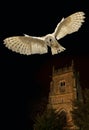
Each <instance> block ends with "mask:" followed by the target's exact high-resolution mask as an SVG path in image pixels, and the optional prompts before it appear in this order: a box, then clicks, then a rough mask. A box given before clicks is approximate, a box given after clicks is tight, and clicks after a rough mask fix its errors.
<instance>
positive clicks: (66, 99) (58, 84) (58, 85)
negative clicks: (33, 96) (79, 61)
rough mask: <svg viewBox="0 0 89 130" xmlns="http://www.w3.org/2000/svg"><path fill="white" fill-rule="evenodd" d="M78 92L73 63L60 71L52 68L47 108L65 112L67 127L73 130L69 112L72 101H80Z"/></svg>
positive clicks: (78, 86) (78, 87)
mask: <svg viewBox="0 0 89 130" xmlns="http://www.w3.org/2000/svg"><path fill="white" fill-rule="evenodd" d="M80 91H81V88H80V85H79V80H78V73H77V72H76V71H75V70H74V64H73V62H72V64H71V65H70V66H68V67H63V68H61V69H54V67H53V72H52V81H51V83H50V92H49V103H48V107H49V108H50V107H51V108H54V109H56V110H57V111H59V112H65V114H66V119H67V125H68V126H67V127H69V128H70V129H73V130H74V125H73V121H72V117H71V112H70V111H71V110H72V109H73V105H72V101H73V100H74V99H82V96H81V94H80Z"/></svg>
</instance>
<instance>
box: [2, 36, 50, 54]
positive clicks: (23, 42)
mask: <svg viewBox="0 0 89 130" xmlns="http://www.w3.org/2000/svg"><path fill="white" fill-rule="evenodd" d="M4 44H5V45H6V47H8V49H11V50H12V51H15V52H17V53H20V54H24V55H31V54H43V53H47V52H48V50H47V45H46V44H45V41H44V40H41V39H40V38H34V37H31V36H28V37H26V36H14V37H9V38H6V39H5V40H4Z"/></svg>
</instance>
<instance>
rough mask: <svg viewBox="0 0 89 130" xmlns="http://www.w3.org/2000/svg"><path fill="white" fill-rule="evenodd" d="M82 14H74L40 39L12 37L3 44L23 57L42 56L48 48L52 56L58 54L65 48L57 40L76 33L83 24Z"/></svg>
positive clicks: (27, 36)
mask: <svg viewBox="0 0 89 130" xmlns="http://www.w3.org/2000/svg"><path fill="white" fill-rule="evenodd" d="M84 15H85V14H84V12H76V13H74V14H72V15H70V16H68V17H66V18H62V20H61V21H60V22H59V23H58V25H57V27H56V29H55V30H54V32H53V33H51V34H47V35H45V36H42V37H34V36H29V35H24V36H12V37H9V38H6V39H4V44H5V46H6V47H8V49H11V50H12V51H15V52H17V53H20V54H24V55H31V54H44V53H47V52H48V46H49V47H50V48H51V52H52V55H54V54H58V53H60V52H62V51H64V50H65V48H64V47H63V46H62V45H60V44H59V43H58V40H59V39H61V38H63V37H64V36H66V35H67V34H71V33H73V32H76V31H78V30H79V28H80V27H81V25H82V23H83V22H84V18H85V17H84Z"/></svg>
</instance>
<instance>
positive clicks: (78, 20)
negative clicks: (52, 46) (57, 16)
mask: <svg viewBox="0 0 89 130" xmlns="http://www.w3.org/2000/svg"><path fill="white" fill-rule="evenodd" d="M84 15H85V14H84V12H77V13H74V14H72V15H70V16H68V17H67V18H65V19H64V18H63V19H62V20H61V22H60V23H59V24H58V25H57V27H56V29H55V31H54V35H55V37H56V39H57V40H59V39H61V38H63V37H64V36H66V35H67V34H71V33H73V32H76V31H78V30H79V28H80V27H81V25H82V23H83V22H84V18H85V17H84Z"/></svg>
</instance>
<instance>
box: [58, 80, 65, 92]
mask: <svg viewBox="0 0 89 130" xmlns="http://www.w3.org/2000/svg"><path fill="white" fill-rule="evenodd" d="M65 86H66V83H65V81H64V80H62V81H60V83H59V90H60V92H65Z"/></svg>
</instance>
